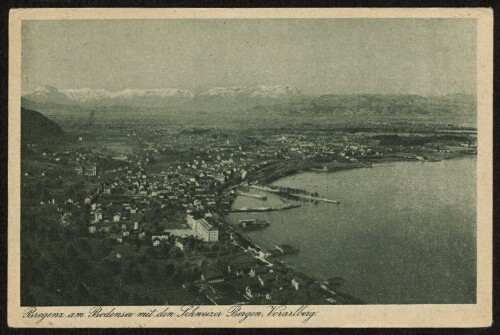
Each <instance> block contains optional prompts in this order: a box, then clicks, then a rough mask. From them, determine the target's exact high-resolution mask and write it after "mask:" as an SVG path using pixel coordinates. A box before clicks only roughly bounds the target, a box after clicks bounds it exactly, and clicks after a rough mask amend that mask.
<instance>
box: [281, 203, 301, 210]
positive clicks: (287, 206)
mask: <svg viewBox="0 0 500 335" xmlns="http://www.w3.org/2000/svg"><path fill="white" fill-rule="evenodd" d="M297 207H300V205H296V204H285V205H283V206H281V207H280V210H285V209H291V208H297Z"/></svg>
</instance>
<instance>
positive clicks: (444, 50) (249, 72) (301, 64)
mask: <svg viewBox="0 0 500 335" xmlns="http://www.w3.org/2000/svg"><path fill="white" fill-rule="evenodd" d="M475 54H476V21H475V20H472V19H300V20H297V19H272V20H270V19H252V20H207V19H205V20H75V21H25V22H23V30H22V85H23V87H22V89H23V91H28V90H32V89H34V88H35V87H37V86H40V85H50V86H54V87H57V88H60V89H64V88H83V87H89V88H104V89H108V90H112V91H114V90H120V89H124V88H182V89H190V90H193V91H200V90H205V89H209V88H212V87H217V86H253V85H259V84H263V85H278V84H287V85H294V86H297V87H298V88H299V89H300V90H302V92H304V93H306V94H324V93H412V94H424V95H428V94H446V93H457V92H466V93H473V92H474V91H475V85H476V83H475V73H476V60H475V59H476V58H475V57H476V56H475Z"/></svg>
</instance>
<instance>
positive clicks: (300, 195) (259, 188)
mask: <svg viewBox="0 0 500 335" xmlns="http://www.w3.org/2000/svg"><path fill="white" fill-rule="evenodd" d="M250 187H251V188H254V189H256V190H261V191H266V192H271V193H276V194H286V195H291V196H294V197H297V198H302V199H308V200H314V201H322V202H328V203H331V204H340V201H338V200H330V199H326V198H320V197H315V196H312V195H306V194H297V193H290V192H286V191H282V190H277V189H275V188H272V187H268V186H261V185H250Z"/></svg>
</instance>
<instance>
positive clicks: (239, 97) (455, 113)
mask: <svg viewBox="0 0 500 335" xmlns="http://www.w3.org/2000/svg"><path fill="white" fill-rule="evenodd" d="M22 106H23V107H26V108H29V109H35V110H41V111H43V110H46V109H63V110H65V111H67V112H68V113H71V110H75V112H77V111H78V110H82V109H83V110H85V109H87V110H89V109H91V110H94V109H97V110H99V109H115V110H129V111H134V109H138V108H147V109H159V110H161V109H165V108H168V109H170V110H172V109H175V110H177V111H183V112H190V111H195V112H196V111H203V112H217V113H222V114H224V113H234V112H245V113H246V114H249V113H250V114H254V115H255V116H258V115H261V116H262V115H281V116H286V115H295V116H300V115H304V116H306V117H309V116H314V115H319V116H332V117H337V118H341V119H343V120H347V119H350V118H356V117H359V118H366V119H371V120H373V119H386V118H394V119H395V118H403V119H408V118H410V119H431V120H436V121H440V122H447V121H449V122H452V123H469V124H474V123H475V122H476V100H475V97H474V96H473V95H467V94H448V95H439V96H438V95H436V96H421V95H408V94H406V95H405V94H402V95H386V94H352V95H349V94H342V95H340V94H327V95H321V96H307V95H304V94H302V93H301V91H300V90H299V89H298V88H296V87H294V86H291V85H275V86H266V85H259V86H253V87H239V86H238V87H216V88H212V89H210V90H208V91H205V92H202V93H199V94H194V93H193V92H191V91H189V90H182V89H177V88H162V89H125V90H122V91H116V92H111V91H107V90H102V89H89V88H83V89H65V90H59V89H57V88H54V87H50V86H42V87H39V88H37V89H35V90H34V91H32V92H27V93H25V94H23V97H22Z"/></svg>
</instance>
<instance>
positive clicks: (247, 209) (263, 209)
mask: <svg viewBox="0 0 500 335" xmlns="http://www.w3.org/2000/svg"><path fill="white" fill-rule="evenodd" d="M297 207H300V205H295V204H285V205H283V206H281V207H241V208H233V209H229V210H226V211H224V212H225V213H239V212H277V211H284V210H287V209H292V208H297Z"/></svg>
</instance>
